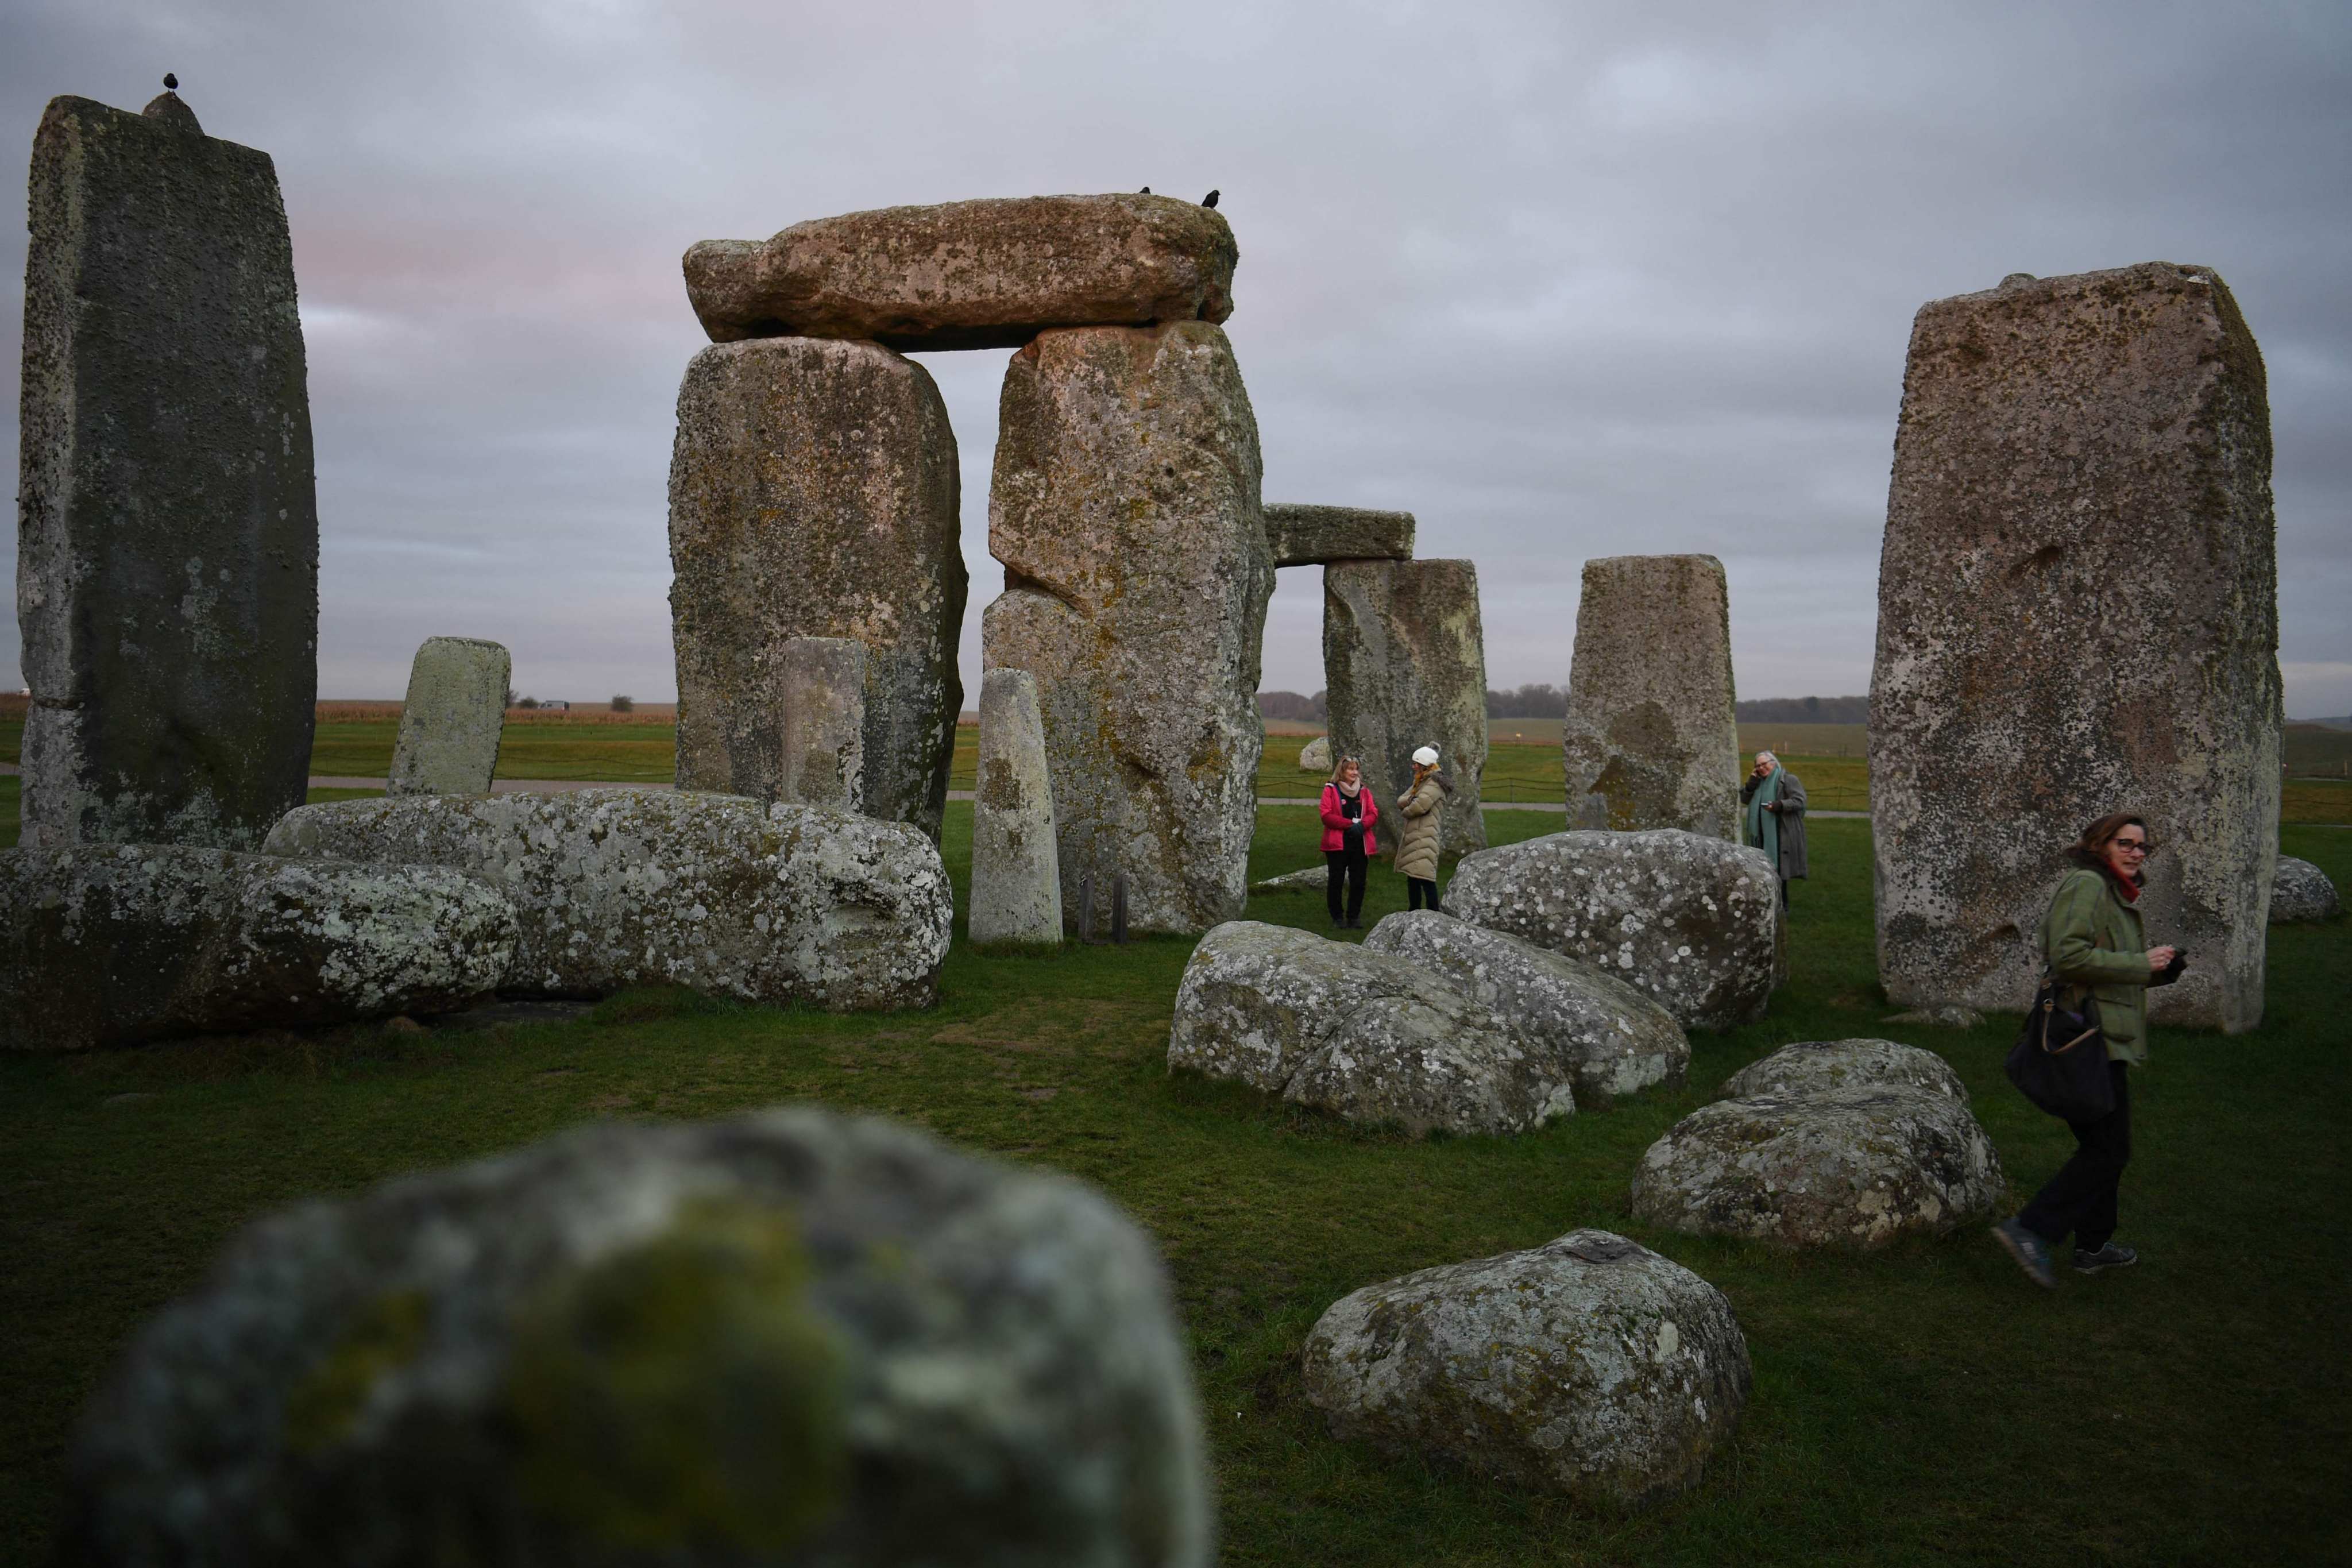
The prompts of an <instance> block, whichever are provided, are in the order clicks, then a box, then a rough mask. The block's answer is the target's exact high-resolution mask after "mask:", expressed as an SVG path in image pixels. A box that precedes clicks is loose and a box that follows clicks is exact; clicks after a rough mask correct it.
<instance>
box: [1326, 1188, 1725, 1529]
mask: <svg viewBox="0 0 2352 1568" xmlns="http://www.w3.org/2000/svg"><path fill="white" fill-rule="evenodd" d="M1305 1362H1306V1368H1305V1370H1306V1384H1307V1398H1308V1399H1309V1400H1311V1401H1313V1402H1314V1404H1315V1405H1317V1406H1318V1408H1320V1409H1321V1410H1323V1411H1324V1412H1325V1414H1326V1415H1328V1417H1329V1420H1330V1425H1331V1431H1332V1434H1333V1435H1334V1436H1339V1437H1343V1438H1357V1439H1361V1440H1363V1441H1367V1442H1370V1443H1373V1444H1376V1445H1378V1446H1379V1447H1384V1448H1388V1449H1391V1450H1400V1451H1403V1452H1408V1453H1415V1454H1421V1455H1425V1456H1427V1457H1429V1458H1436V1459H1442V1460H1446V1461H1450V1462H1453V1463H1455V1464H1459V1465H1462V1466H1465V1467H1466V1468H1470V1469H1472V1470H1474V1471H1475V1472H1476V1473H1477V1474H1479V1475H1480V1476H1492V1477H1496V1478H1497V1479H1502V1480H1506V1481H1509V1482H1512V1483H1514V1484H1517V1485H1519V1486H1524V1487H1532V1488H1539V1489H1545V1490H1549V1491H1562V1492H1566V1493H1568V1494H1570V1496H1572V1497H1577V1498H1580V1499H1585V1500H1593V1501H1601V1500H1606V1501H1610V1502H1615V1503H1642V1502H1649V1501H1654V1500H1659V1499H1661V1498H1664V1497H1665V1496H1667V1495H1669V1494H1671V1493H1674V1492H1676V1491H1680V1490H1682V1489H1684V1488H1685V1487H1688V1486H1690V1485H1692V1484H1693V1483H1694V1482H1696V1480H1697V1479H1699V1474H1700V1471H1701V1470H1702V1469H1703V1468H1705V1467H1706V1461H1707V1458H1708V1456H1709V1455H1711V1454H1712V1453H1713V1452H1714V1451H1715V1449H1716V1447H1717V1446H1718V1445H1720V1444H1721V1443H1723V1442H1724V1441H1725V1440H1726V1439H1727V1438H1728V1437H1729V1436H1731V1432H1732V1428H1733V1427H1734V1426H1737V1425H1738V1421H1739V1415H1740V1412H1741V1411H1742V1410H1743V1409H1744V1408H1745V1407H1746V1405H1747V1403H1748V1387H1749V1384H1750V1381H1751V1373H1750V1371H1749V1366H1748V1342H1747V1340H1746V1339H1745V1338H1744V1337H1743V1336H1742V1335H1741V1334H1740V1331H1739V1321H1738V1319H1737V1318H1736V1317H1734V1316H1733V1315H1732V1310H1731V1303H1730V1302H1729V1301H1727V1300H1725V1299H1724V1296H1723V1292H1722V1291H1720V1290H1717V1289H1716V1288H1715V1287H1714V1286H1712V1285H1710V1284H1708V1283H1707V1282H1706V1280H1704V1279H1700V1278H1699V1277H1698V1276H1697V1275H1696V1274H1693V1273H1692V1272H1691V1271H1690V1270H1689V1269H1687V1268H1683V1267H1682V1266H1681V1265H1680V1264H1677V1263H1674V1262H1671V1261H1669V1260H1668V1259H1666V1258H1661V1257H1659V1256H1658V1255H1657V1254H1656V1253H1654V1252H1652V1251H1650V1250H1649V1249H1648V1248H1647V1247H1643V1246H1641V1245H1639V1244H1638V1243H1635V1242H1632V1241H1628V1240H1626V1239H1625V1238H1624V1237H1619V1236H1612V1234H1610V1233H1609V1232H1608V1231H1605V1230H1577V1231H1570V1233H1569V1234H1568V1235H1566V1236H1563V1237H1560V1238H1559V1240H1557V1241H1554V1242H1552V1243H1550V1244H1549V1245H1548V1246H1544V1247H1536V1248H1534V1249H1532V1250H1530V1251H1527V1252H1507V1253H1504V1254H1502V1255H1501V1256H1499V1257H1496V1258H1478V1259H1476V1260H1475V1261H1473V1262H1469V1263H1454V1264H1449V1265H1446V1266H1444V1267H1443V1268H1424V1269H1423V1270H1421V1271H1420V1272H1419V1273H1417V1274H1408V1275H1406V1276H1404V1277H1403V1278H1402V1279H1391V1280H1389V1281H1387V1282H1386V1283H1384V1284H1380V1285H1371V1286H1367V1287H1366V1288H1365V1289H1361V1290H1359V1291H1357V1292H1355V1293H1354V1294H1353V1295H1351V1296H1347V1297H1344V1298H1342V1299H1341V1300H1339V1301H1338V1302H1337V1303H1335V1304H1334V1305H1333V1306H1332V1308H1331V1310H1329V1311H1328V1312H1326V1313H1324V1314H1323V1317H1322V1320H1321V1321H1319V1322H1318V1323H1317V1324H1316V1325H1315V1328H1314V1331H1312V1332H1311V1333H1309V1334H1308V1335H1307V1352H1306V1357H1305Z"/></svg>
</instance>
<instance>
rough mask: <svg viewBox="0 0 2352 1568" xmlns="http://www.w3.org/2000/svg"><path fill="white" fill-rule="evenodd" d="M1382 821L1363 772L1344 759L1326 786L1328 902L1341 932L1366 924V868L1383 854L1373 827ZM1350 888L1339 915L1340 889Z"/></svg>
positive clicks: (1325, 816) (1350, 761) (1324, 808)
mask: <svg viewBox="0 0 2352 1568" xmlns="http://www.w3.org/2000/svg"><path fill="white" fill-rule="evenodd" d="M1380 819H1381V803H1380V802H1379V801H1377V800H1374V799H1373V798H1372V792H1371V791H1370V790H1368V789H1366V788H1365V787H1364V776H1363V771H1362V770H1361V769H1360V768H1359V767H1357V766H1356V759H1355V758H1353V757H1341V758H1340V759H1339V766H1338V767H1335V768H1333V769H1332V770H1331V782H1330V783H1328V784H1325V785H1324V786H1323V863H1324V864H1325V865H1326V866H1328V867H1329V868H1330V872H1331V874H1330V880H1329V881H1328V882H1327V883H1326V884H1325V885H1324V901H1325V902H1327V903H1328V904H1329V905H1330V907H1331V924H1332V927H1333V929H1335V930H1339V931H1361V930H1363V929H1364V922H1363V921H1360V920H1359V919H1358V918H1357V917H1358V916H1359V915H1360V914H1362V913H1363V912H1364V866H1365V862H1366V860H1367V859H1368V858H1370V857H1371V856H1373V855H1377V854H1379V853H1380V848H1381V846H1380V842H1379V840H1378V839H1376V838H1375V837H1373V836H1372V824H1374V823H1375V822H1378V821H1379V820H1380ZM1342 883H1345V884H1346V886H1347V889H1348V910H1347V913H1346V914H1345V915H1342V914H1341V913H1340V912H1339V888H1340V885H1341V884H1342Z"/></svg>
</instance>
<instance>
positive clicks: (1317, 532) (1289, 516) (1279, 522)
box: [1265, 505, 1413, 566]
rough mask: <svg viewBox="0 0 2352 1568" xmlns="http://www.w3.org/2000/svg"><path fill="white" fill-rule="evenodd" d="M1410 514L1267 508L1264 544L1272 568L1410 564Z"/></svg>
mask: <svg viewBox="0 0 2352 1568" xmlns="http://www.w3.org/2000/svg"><path fill="white" fill-rule="evenodd" d="M1412 532H1413V521H1412V513H1411V512H1409V511H1372V510H1367V509H1366V508H1363V507H1354V506H1297V505H1283V506H1269V507H1267V508H1266V509H1265V541H1266V544H1267V546H1268V548H1270V549H1272V550H1273V552H1274V563H1275V564H1276V566H1320V565H1328V563H1331V562H1334V561H1410V560H1412Z"/></svg>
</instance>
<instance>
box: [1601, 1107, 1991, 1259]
mask: <svg viewBox="0 0 2352 1568" xmlns="http://www.w3.org/2000/svg"><path fill="white" fill-rule="evenodd" d="M2001 1185H2002V1178H2001V1171H2000V1156H1999V1155H1998V1154H1996V1153H1995V1152H1993V1146H1992V1140H1991V1139H1990V1138H1988V1137H1986V1136H1985V1131H1984V1129H1983V1128H1981V1127H1979V1126H1978V1125H1977V1121H1976V1118H1975V1117H1973V1116H1971V1115H1969V1108H1968V1106H1967V1105H1966V1104H1965V1103H1964V1102H1962V1101H1961V1100H1955V1099H1953V1098H1952V1097H1951V1096H1950V1095H1949V1094H1948V1093H1942V1092H1938V1091H1937V1090H1934V1089H1915V1088H1911V1087H1909V1086H1906V1085H1901V1084H1892V1083H1863V1084H1858V1085H1855V1086H1853V1087H1850V1088H1845V1089H1819V1090H1815V1091H1812V1092H1811V1093H1802V1094H1792V1095H1778V1094H1767V1095H1757V1096H1753V1097H1750V1098H1747V1099H1740V1100H1717V1102H1716V1103H1714V1104H1713V1105H1706V1106H1701V1107H1700V1108H1699V1109H1698V1110H1695V1111H1693V1112H1691V1114H1690V1115H1688V1116H1685V1118H1683V1119H1682V1121H1678V1122H1676V1123H1675V1126H1674V1127H1673V1128H1672V1129H1671V1130H1670V1131H1668V1132H1667V1133H1666V1135H1665V1136H1664V1137H1663V1138H1661V1139H1659V1140H1658V1141H1657V1142H1655V1143H1653V1144H1651V1145H1650V1148H1649V1151H1648V1152H1646V1153H1644V1154H1643V1156H1642V1163H1641V1165H1640V1166H1639V1167H1638V1168H1637V1169H1636V1170H1635V1171H1634V1173H1633V1217H1634V1218H1636V1219H1638V1220H1641V1221H1643V1223H1644V1224H1648V1225H1657V1226H1665V1227H1666V1228H1668V1229H1670V1230H1679V1231H1685V1232H1688V1233H1690V1234H1692V1235H1697V1236H1736V1237H1744V1238H1746V1239H1748V1240H1750V1241H1764V1242H1769V1243H1772V1244H1773V1245H1775V1246H1779V1247H1861V1248H1864V1249H1868V1248H1874V1247H1885V1246H1886V1245H1888V1244H1889V1243H1891V1242H1894V1241H1896V1240H1899V1239H1900V1238H1902V1237H1906V1236H1928V1235H1940V1234H1943V1233H1945V1232H1948V1231H1950V1230H1952V1229H1953V1228H1954V1227H1956V1226H1960V1225H1964V1224H1967V1223H1968V1222H1969V1221H1971V1220H1975V1219H1979V1218H1982V1217H1984V1216H1985V1215H1990V1213H1991V1212H1992V1211H1993V1209H1994V1208H1995V1207H1996V1206H1998V1205H1999V1204H2000V1199H2001Z"/></svg>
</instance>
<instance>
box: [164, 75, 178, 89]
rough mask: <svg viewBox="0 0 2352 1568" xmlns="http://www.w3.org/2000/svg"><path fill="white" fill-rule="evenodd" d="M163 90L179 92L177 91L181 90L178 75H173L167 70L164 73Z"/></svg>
mask: <svg viewBox="0 0 2352 1568" xmlns="http://www.w3.org/2000/svg"><path fill="white" fill-rule="evenodd" d="M163 90H164V91H165V92H177V91H179V90H180V79H179V78H178V77H176V76H174V75H173V74H172V73H171V72H170V71H165V72H164V73H163Z"/></svg>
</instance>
